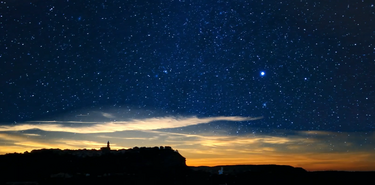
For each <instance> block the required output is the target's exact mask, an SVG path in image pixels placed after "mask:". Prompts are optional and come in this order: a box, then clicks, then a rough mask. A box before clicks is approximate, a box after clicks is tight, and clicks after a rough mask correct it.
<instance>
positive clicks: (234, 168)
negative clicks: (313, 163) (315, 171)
mask: <svg viewBox="0 0 375 185" xmlns="http://www.w3.org/2000/svg"><path fill="white" fill-rule="evenodd" d="M190 168H191V169H193V170H195V171H205V172H208V173H211V174H223V175H227V174H239V173H247V172H261V173H280V172H282V173H306V172H307V171H306V170H305V169H303V168H299V167H297V168H296V167H292V166H286V165H228V166H215V167H207V166H200V167H190Z"/></svg>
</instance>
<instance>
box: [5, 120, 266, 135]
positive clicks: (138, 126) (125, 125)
mask: <svg viewBox="0 0 375 185" xmlns="http://www.w3.org/2000/svg"><path fill="white" fill-rule="evenodd" d="M257 119H261V117H256V118H252V117H239V116H231V117H223V116H221V117H207V118H198V117H157V118H145V119H133V120H129V121H116V122H100V123H94V124H84V125H82V124H80V125H75V124H72V122H69V121H67V122H46V121H44V122H40V124H39V123H37V122H33V123H34V124H30V123H25V124H17V125H2V126H0V131H23V130H31V129H39V130H44V131H53V132H71V133H86V134H88V133H110V132H117V131H126V130H157V129H167V128H178V127H186V126H191V125H197V124H204V123H210V122H214V121H250V120H257ZM66 123H69V124H66ZM78 123H85V122H78Z"/></svg>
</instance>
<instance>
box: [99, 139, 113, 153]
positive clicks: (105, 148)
mask: <svg viewBox="0 0 375 185" xmlns="http://www.w3.org/2000/svg"><path fill="white" fill-rule="evenodd" d="M100 150H101V151H104V152H109V151H110V150H111V147H110V146H109V141H108V142H107V147H101V148H100Z"/></svg>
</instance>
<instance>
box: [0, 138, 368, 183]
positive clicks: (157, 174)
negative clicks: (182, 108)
mask: <svg viewBox="0 0 375 185" xmlns="http://www.w3.org/2000/svg"><path fill="white" fill-rule="evenodd" d="M0 164H1V168H2V171H3V172H2V173H1V176H0V177H1V178H0V184H18V185H20V184H29V185H30V184H202V185H203V184H204V185H207V184H208V185H209V184H217V185H219V184H249V182H255V181H257V180H261V182H263V183H276V182H277V183H280V182H285V183H290V182H295V183H298V182H299V181H300V180H299V179H300V178H298V179H297V178H295V176H296V174H298V176H299V177H302V178H305V179H309V180H310V181H309V182H315V183H319V182H322V181H323V180H324V178H323V177H325V176H326V174H327V173H328V174H329V175H330V176H331V178H332V179H335V177H340V179H341V180H343V182H344V181H346V180H344V179H345V178H342V175H343V173H345V172H325V173H324V174H323V175H322V173H317V172H316V173H312V172H307V171H306V170H304V169H302V168H294V167H291V166H281V165H237V166H216V167H188V166H186V160H185V158H184V157H183V156H182V155H181V154H180V153H179V152H178V151H177V150H173V149H172V148H171V147H169V146H165V147H164V146H160V147H140V148H139V147H134V148H131V149H122V150H111V148H110V143H109V141H108V142H107V146H106V147H102V148H101V149H100V150H95V149H92V150H87V149H80V150H60V149H41V150H33V151H31V152H24V153H23V154H20V153H13V154H6V155H0ZM280 174H282V178H276V177H277V176H279V175H280ZM356 175H358V174H356ZM360 175H362V178H366V177H367V178H370V177H372V176H373V175H374V173H373V172H368V173H361V174H360ZM273 177H274V178H273ZM319 177H321V178H319ZM344 177H346V178H350V175H349V176H348V175H347V174H344ZM320 180H321V181H320ZM337 180H338V181H340V180H339V179H336V181H335V182H338V181H337Z"/></svg>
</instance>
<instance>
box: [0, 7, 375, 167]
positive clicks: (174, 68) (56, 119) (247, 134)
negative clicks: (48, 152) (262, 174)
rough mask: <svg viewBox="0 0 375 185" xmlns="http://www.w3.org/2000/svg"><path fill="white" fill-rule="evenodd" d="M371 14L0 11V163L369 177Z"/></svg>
mask: <svg viewBox="0 0 375 185" xmlns="http://www.w3.org/2000/svg"><path fill="white" fill-rule="evenodd" d="M374 24H375V2H373V1H370V0H350V1H349V0H346V1H343V0H298V1H297V0H279V1H276V0H257V1H255V0H252V1H251V0H236V1H224V0H215V1H214V0H204V1H203V0H87V1H78V0H51V1H42V0H30V1H14V0H2V1H0V154H5V153H12V152H24V151H31V150H33V149H40V148H61V149H66V148H69V149H79V148H96V149H99V148H100V147H102V146H105V144H106V142H107V140H110V142H111V143H112V145H111V146H112V148H113V149H120V148H130V147H134V146H139V147H140V146H150V147H153V146H164V145H167V146H172V147H173V148H174V149H177V150H178V151H179V152H180V153H181V154H182V155H183V156H184V157H186V158H187V161H186V162H187V165H190V166H200V165H207V166H214V165H231V164H283V165H292V166H299V167H303V168H305V169H307V170H375V147H374V146H375V145H374V143H375V124H374V121H375V115H374V114H375V112H374V110H375V108H374V105H375V104H374V103H375V101H374V100H375V72H374V71H375V29H374V27H373V25H374Z"/></svg>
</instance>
